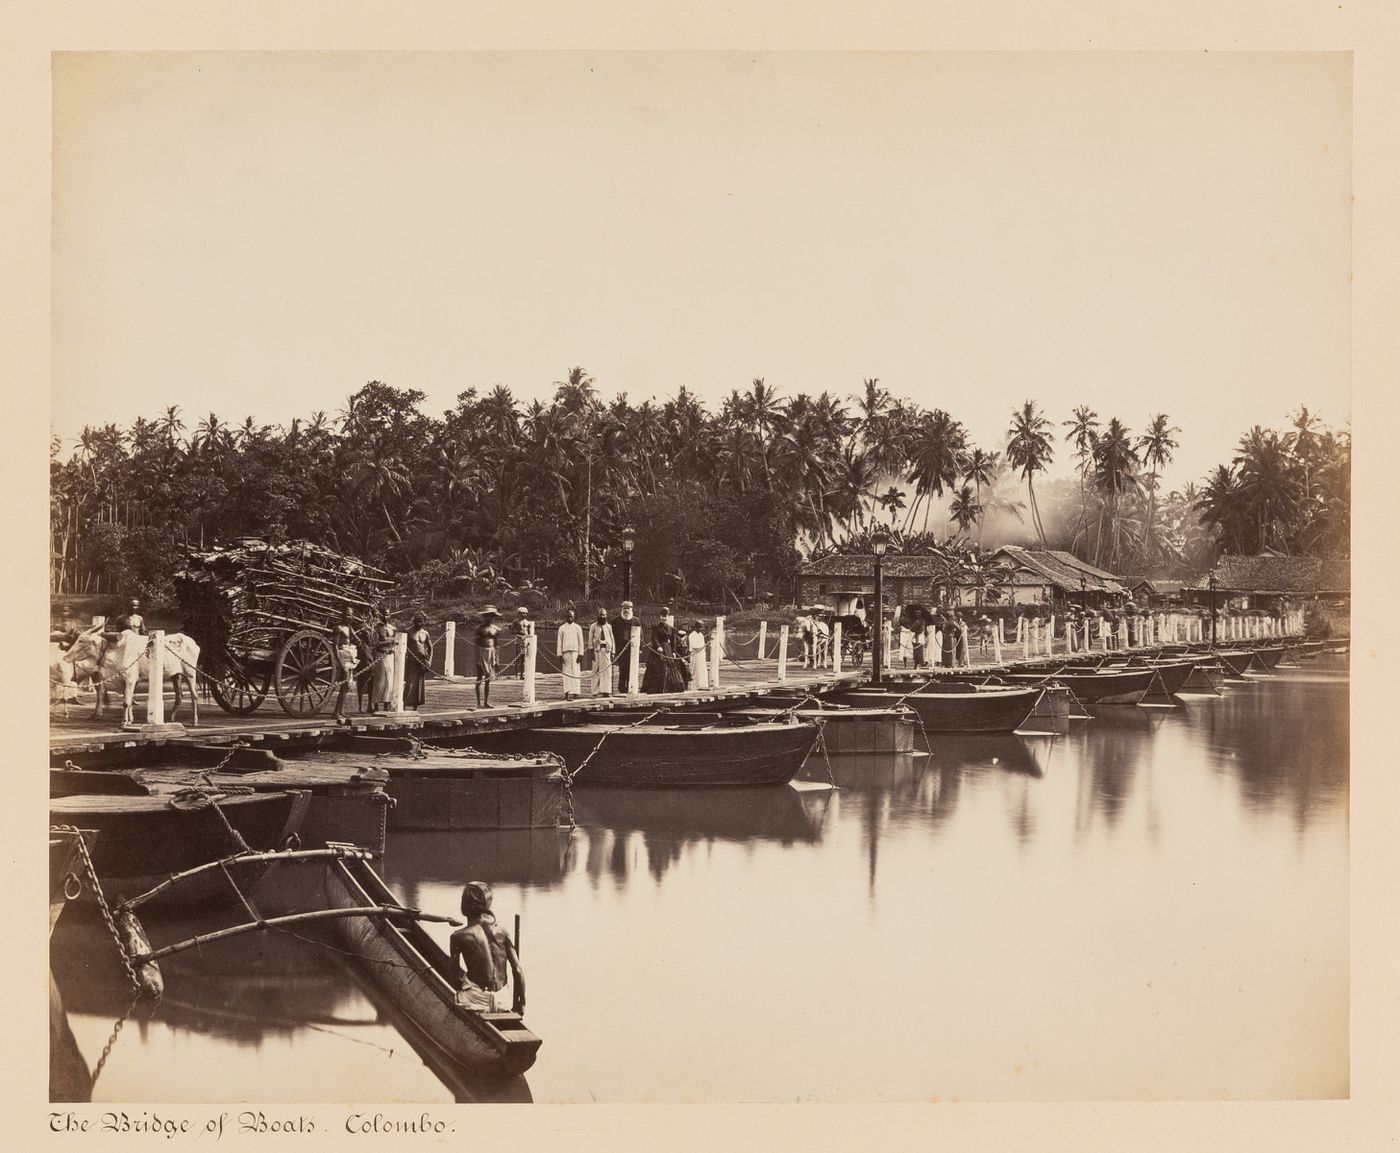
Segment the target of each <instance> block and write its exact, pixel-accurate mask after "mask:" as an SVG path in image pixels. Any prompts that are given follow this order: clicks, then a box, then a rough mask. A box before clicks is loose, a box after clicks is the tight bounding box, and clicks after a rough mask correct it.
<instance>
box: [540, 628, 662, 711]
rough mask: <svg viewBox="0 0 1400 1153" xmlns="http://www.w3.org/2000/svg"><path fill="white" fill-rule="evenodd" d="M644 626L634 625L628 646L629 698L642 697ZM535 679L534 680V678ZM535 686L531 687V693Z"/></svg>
mask: <svg viewBox="0 0 1400 1153" xmlns="http://www.w3.org/2000/svg"><path fill="white" fill-rule="evenodd" d="M641 664H642V626H641V625H633V626H632V628H631V637H630V640H629V641H628V645H627V695H628V696H629V697H639V696H641V695H642V678H641V675H640V674H641ZM534 667H535V665H534V658H533V656H532V657H531V660H530V668H531V669H533V668H534ZM532 679H533V678H532ZM533 691H534V686H533V685H532V686H531V692H533Z"/></svg>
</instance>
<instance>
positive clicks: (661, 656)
mask: <svg viewBox="0 0 1400 1153" xmlns="http://www.w3.org/2000/svg"><path fill="white" fill-rule="evenodd" d="M661 612H662V617H661V619H660V620H659V621H657V622H656V624H654V625H652V626H651V639H650V641H649V642H648V644H647V647H646V657H647V671H646V674H645V675H644V676H643V677H642V692H644V693H679V692H682V691H683V690H684V689H685V676H684V673H683V672H682V670H683V669H684V668H685V665H684V664H683V663H682V662H681V661H679V660H677V659H676V640H677V632H676V627H675V617H673V616H672V615H671V610H670V609H669V608H663V609H662V610H661Z"/></svg>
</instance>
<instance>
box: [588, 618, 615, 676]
mask: <svg viewBox="0 0 1400 1153" xmlns="http://www.w3.org/2000/svg"><path fill="white" fill-rule="evenodd" d="M615 645H616V641H615V640H614V638H613V629H612V625H611V624H610V623H608V610H607V609H599V610H598V619H597V620H596V621H594V622H593V623H592V624H591V625H589V626H588V651H589V652H591V653H592V654H593V695H594V696H595V697H610V696H612V673H613V653H614V651H615Z"/></svg>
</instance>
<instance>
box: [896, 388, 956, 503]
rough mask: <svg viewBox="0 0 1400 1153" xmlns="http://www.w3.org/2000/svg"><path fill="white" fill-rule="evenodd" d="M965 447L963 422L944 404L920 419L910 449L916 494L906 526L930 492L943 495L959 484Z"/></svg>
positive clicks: (911, 470)
mask: <svg viewBox="0 0 1400 1153" xmlns="http://www.w3.org/2000/svg"><path fill="white" fill-rule="evenodd" d="M966 447H967V433H966V432H965V431H964V430H963V426H962V424H961V423H960V422H958V421H956V420H954V419H953V418H952V417H951V416H949V415H948V414H947V413H946V412H944V411H943V410H942V409H941V408H936V409H934V410H933V412H931V413H927V414H926V415H925V416H924V419H923V420H922V421H920V422H919V426H918V428H917V429H916V430H915V433H914V436H913V443H912V445H911V446H910V452H909V465H910V475H909V479H910V480H912V481H913V482H914V493H915V498H914V504H913V507H911V508H910V510H909V516H908V517H907V518H906V520H905V527H906V528H908V526H909V523H910V522H911V521H912V520H913V518H914V514H915V513H916V512H917V511H918V508H919V505H920V503H921V502H923V501H926V500H927V499H928V497H929V494H930V493H931V494H933V495H934V496H942V495H943V490H944V489H945V488H952V487H953V486H954V485H955V484H957V482H958V473H959V471H960V470H961V468H962V458H963V452H964V450H965V449H966ZM924 523H925V525H927V524H928V510H927V508H925V511H924Z"/></svg>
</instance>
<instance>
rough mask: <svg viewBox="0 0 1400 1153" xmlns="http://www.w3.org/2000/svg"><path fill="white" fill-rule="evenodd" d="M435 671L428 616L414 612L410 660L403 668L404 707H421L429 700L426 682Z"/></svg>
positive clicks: (409, 633)
mask: <svg viewBox="0 0 1400 1153" xmlns="http://www.w3.org/2000/svg"><path fill="white" fill-rule="evenodd" d="M432 671H433V638H432V637H430V636H429V635H428V618H427V617H425V616H424V615H423V614H422V613H421V612H416V613H414V614H413V624H412V627H411V628H410V629H409V632H408V660H407V662H406V663H405V664H404V669H403V707H404V708H406V709H418V708H421V707H422V705H423V703H424V701H425V700H427V690H426V687H425V685H426V682H427V678H428V677H429V676H431V675H432Z"/></svg>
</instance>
